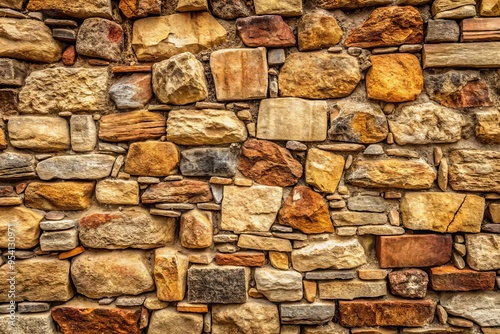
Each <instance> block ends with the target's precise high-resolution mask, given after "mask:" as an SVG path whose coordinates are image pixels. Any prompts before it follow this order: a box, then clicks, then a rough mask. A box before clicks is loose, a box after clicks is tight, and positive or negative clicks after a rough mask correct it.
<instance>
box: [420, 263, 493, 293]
mask: <svg viewBox="0 0 500 334" xmlns="http://www.w3.org/2000/svg"><path fill="white" fill-rule="evenodd" d="M495 278H496V273H495V272H494V271H486V272H485V271H475V270H471V269H468V268H465V269H457V268H456V267H455V266H452V265H446V266H441V267H435V268H431V271H430V282H431V287H432V289H433V290H434V291H472V290H493V288H494V287H495Z"/></svg>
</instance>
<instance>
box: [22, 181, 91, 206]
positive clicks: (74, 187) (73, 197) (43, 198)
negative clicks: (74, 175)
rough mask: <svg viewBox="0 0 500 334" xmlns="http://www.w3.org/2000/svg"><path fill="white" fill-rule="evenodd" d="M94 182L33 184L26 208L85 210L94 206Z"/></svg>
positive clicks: (26, 192) (29, 189) (27, 194)
mask: <svg viewBox="0 0 500 334" xmlns="http://www.w3.org/2000/svg"><path fill="white" fill-rule="evenodd" d="M93 193H94V182H75V181H70V182H31V183H30V184H29V185H28V187H27V188H26V191H25V194H24V198H25V203H26V206H28V207H30V208H35V209H39V210H84V209H86V208H88V207H89V206H90V205H91V204H92V195H93Z"/></svg>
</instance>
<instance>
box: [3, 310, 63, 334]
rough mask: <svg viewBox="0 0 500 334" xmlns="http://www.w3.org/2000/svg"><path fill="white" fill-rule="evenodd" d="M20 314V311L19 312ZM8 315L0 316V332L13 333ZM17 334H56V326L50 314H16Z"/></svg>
mask: <svg viewBox="0 0 500 334" xmlns="http://www.w3.org/2000/svg"><path fill="white" fill-rule="evenodd" d="M18 312H19V311H18ZM9 320H10V316H9V315H8V314H2V315H0V331H1V332H2V333H9V332H13V329H12V325H11V323H10V322H9ZM14 333H16V334H56V333H57V331H56V326H55V325H54V322H53V321H52V317H51V316H50V312H41V313H27V314H22V313H21V314H16V321H15V332H14Z"/></svg>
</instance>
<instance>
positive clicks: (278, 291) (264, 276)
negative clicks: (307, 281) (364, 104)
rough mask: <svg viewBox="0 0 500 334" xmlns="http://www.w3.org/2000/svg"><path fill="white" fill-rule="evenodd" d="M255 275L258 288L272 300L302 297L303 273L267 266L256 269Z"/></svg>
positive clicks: (295, 299)
mask: <svg viewBox="0 0 500 334" xmlns="http://www.w3.org/2000/svg"><path fill="white" fill-rule="evenodd" d="M254 277H255V283H256V284H257V290H259V292H260V293H262V294H263V295H264V296H266V298H267V299H269V300H270V301H272V302H287V301H290V302H292V301H298V300H301V299H302V295H303V293H302V275H301V274H300V273H298V272H296V271H293V270H279V269H274V268H272V267H268V266H267V267H262V268H257V269H255V274H254Z"/></svg>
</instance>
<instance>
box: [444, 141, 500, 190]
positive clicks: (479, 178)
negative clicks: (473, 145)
mask: <svg viewBox="0 0 500 334" xmlns="http://www.w3.org/2000/svg"><path fill="white" fill-rule="evenodd" d="M448 158H449V161H450V169H449V180H450V186H451V187H452V188H453V190H455V191H457V190H463V191H492V192H499V191H500V152H498V151H481V150H455V151H451V153H450V154H449V155H448Z"/></svg>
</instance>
